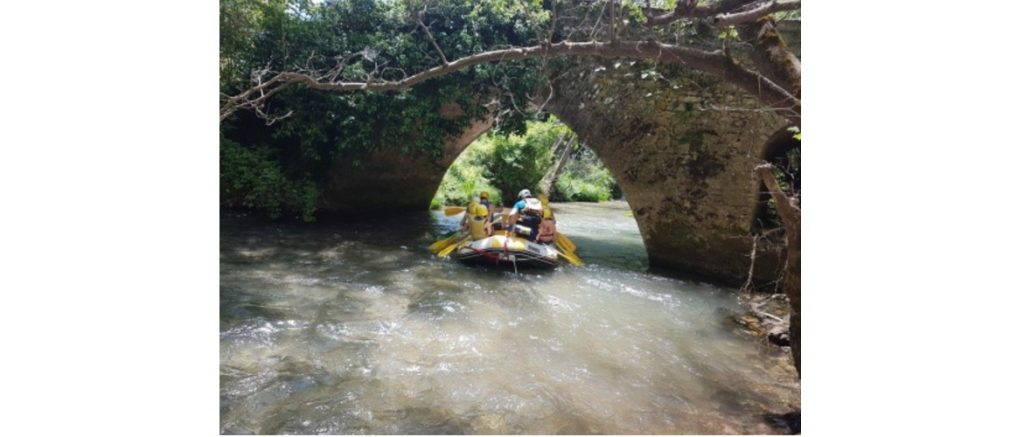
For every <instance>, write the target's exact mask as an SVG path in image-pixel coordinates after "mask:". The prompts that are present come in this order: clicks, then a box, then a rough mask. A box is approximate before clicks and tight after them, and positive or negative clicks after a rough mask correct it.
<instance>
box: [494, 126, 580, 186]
mask: <svg viewBox="0 0 1024 437" xmlns="http://www.w3.org/2000/svg"><path fill="white" fill-rule="evenodd" d="M567 129H568V128H566V127H565V125H562V124H560V123H556V122H554V121H547V122H530V123H528V124H527V131H526V133H525V134H523V135H509V136H500V135H494V136H492V138H491V140H492V141H493V142H494V152H493V153H492V154H491V155H490V156H489V157H488V160H487V161H486V162H485V163H484V166H485V172H484V175H485V176H486V177H487V178H488V180H490V181H491V183H493V184H494V186H495V187H496V188H497V189H498V190H500V191H501V192H502V193H507V194H508V196H506V197H507V198H506V199H504V200H505V201H506V202H513V201H515V195H516V194H517V193H519V191H520V190H522V189H524V188H526V189H529V190H530V191H534V192H536V191H537V184H538V183H539V182H540V180H541V179H542V178H543V177H544V174H545V173H547V171H548V169H549V168H551V165H552V164H553V161H554V157H553V156H552V155H551V146H552V145H553V144H554V143H555V141H557V140H558V137H559V136H560V135H561V134H562V133H563V132H565V131H566V130H567Z"/></svg>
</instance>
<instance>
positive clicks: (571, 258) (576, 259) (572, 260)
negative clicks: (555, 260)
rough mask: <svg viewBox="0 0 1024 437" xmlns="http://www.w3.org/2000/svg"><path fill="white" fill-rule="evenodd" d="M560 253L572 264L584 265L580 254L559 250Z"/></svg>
mask: <svg viewBox="0 0 1024 437" xmlns="http://www.w3.org/2000/svg"><path fill="white" fill-rule="evenodd" d="M558 255H559V256H561V257H562V258H565V260H566V261H569V264H572V265H573V266H575V267H581V266H583V260H581V259H580V258H579V257H578V256H576V255H574V254H572V253H563V252H558Z"/></svg>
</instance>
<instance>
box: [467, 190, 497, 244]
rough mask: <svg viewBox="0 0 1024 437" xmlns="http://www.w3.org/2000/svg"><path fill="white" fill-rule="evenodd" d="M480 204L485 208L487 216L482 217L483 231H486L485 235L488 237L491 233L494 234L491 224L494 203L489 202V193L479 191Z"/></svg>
mask: <svg viewBox="0 0 1024 437" xmlns="http://www.w3.org/2000/svg"><path fill="white" fill-rule="evenodd" d="M480 204H481V205H483V206H484V207H486V208H487V216H486V217H484V231H485V232H487V236H488V237H490V236H491V235H494V228H493V227H492V225H491V222H492V220H491V217H493V216H494V205H493V204H491V193H488V192H486V191H481V192H480ZM467 211H468V210H467Z"/></svg>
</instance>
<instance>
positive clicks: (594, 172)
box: [551, 147, 617, 202]
mask: <svg viewBox="0 0 1024 437" xmlns="http://www.w3.org/2000/svg"><path fill="white" fill-rule="evenodd" d="M553 191H554V192H553V193H552V195H551V199H552V200H557V201H574V202H604V201H607V200H611V199H612V194H613V192H615V191H617V185H616V184H615V179H614V178H613V177H612V173H611V171H609V170H608V169H607V168H605V167H604V165H603V164H602V163H601V160H600V159H599V158H598V157H597V154H596V153H594V151H593V150H590V149H588V148H586V147H583V148H581V149H580V150H579V151H578V152H576V154H575V156H573V159H572V160H571V161H569V162H568V163H566V164H565V167H564V168H563V170H562V174H561V175H559V177H558V180H557V181H555V187H554V190H553Z"/></svg>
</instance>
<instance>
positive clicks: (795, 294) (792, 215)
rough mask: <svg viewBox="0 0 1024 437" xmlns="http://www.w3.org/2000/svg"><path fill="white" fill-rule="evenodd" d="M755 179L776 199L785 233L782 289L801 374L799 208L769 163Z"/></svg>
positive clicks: (758, 167) (760, 166)
mask: <svg viewBox="0 0 1024 437" xmlns="http://www.w3.org/2000/svg"><path fill="white" fill-rule="evenodd" d="M754 172H755V174H756V175H757V177H758V179H760V181H761V182H763V183H764V185H765V187H767V188H768V192H769V193H771V195H772V199H774V200H775V205H776V208H777V209H778V212H779V217H781V218H782V227H783V228H784V229H785V230H786V271H785V275H784V277H783V281H784V283H785V285H784V287H783V289H784V290H785V291H786V297H788V298H789V306H790V313H789V342H790V348H791V350H792V352H793V363H794V365H796V371H797V374H798V375H799V374H800V207H799V205H798V204H797V202H798V201H797V199H796V198H792V197H789V196H786V194H785V193H784V192H783V191H782V188H781V187H779V182H778V181H777V180H775V175H773V174H772V165H771V164H761V165H759V166H757V167H755V168H754Z"/></svg>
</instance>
